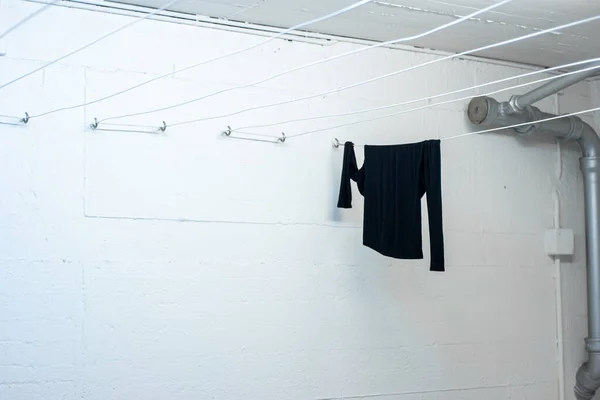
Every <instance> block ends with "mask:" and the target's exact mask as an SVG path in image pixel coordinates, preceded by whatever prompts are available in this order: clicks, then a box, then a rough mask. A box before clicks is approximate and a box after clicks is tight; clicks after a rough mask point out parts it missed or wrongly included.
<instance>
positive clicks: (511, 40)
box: [100, 15, 600, 126]
mask: <svg viewBox="0 0 600 400" xmlns="http://www.w3.org/2000/svg"><path fill="white" fill-rule="evenodd" d="M599 19H600V15H596V16H593V17H589V18H585V19H581V20H578V21H574V22H570V23H567V24H563V25H560V26H556V27H553V28H549V29H544V30H541V31H536V32H533V33H529V34H527V35H523V36H519V37H516V38H513V39H508V40H504V41H501V42H498V43H493V44H490V45H486V46H482V47H478V48H476V49H472V50H467V51H463V52H460V53H457V54H451V55H448V56H445V57H441V58H436V59H434V60H431V61H428V62H425V63H422V64H418V65H414V66H411V67H408V68H404V69H401V70H398V71H394V72H390V73H388V74H384V75H380V76H376V77H374V78H370V79H367V80H364V81H361V82H357V83H353V84H351V85H347V86H342V87H338V88H336V89H331V90H327V91H324V92H320V93H316V94H311V95H307V96H302V97H298V98H295V99H289V100H284V101H280V102H276V103H270V104H263V105H259V106H253V107H249V108H245V109H242V110H238V111H235V112H231V113H227V114H220V115H212V116H208V117H202V118H195V119H192V120H186V121H181V122H175V123H172V124H170V126H180V125H188V124H192V123H197V122H202V121H209V120H214V119H221V118H228V117H232V116H235V115H239V114H243V113H246V112H249V111H256V110H262V109H266V108H271V107H276V106H282V105H286V104H291V103H295V102H299V101H304V100H310V99H314V98H319V97H324V96H328V95H331V94H335V93H339V92H341V91H345V90H348V89H352V88H356V87H359V86H362V85H366V84H369V83H373V82H376V81H379V80H381V79H385V78H389V77H391V76H395V75H398V74H402V73H405V72H409V71H412V70H415V69H418V68H422V67H425V66H428V65H432V64H436V63H439V62H442V61H445V60H449V59H452V58H456V57H460V56H463V55H468V54H471V53H476V52H481V51H484V50H489V49H492V48H496V47H500V46H505V45H508V44H511V43H516V42H519V41H522V40H526V39H531V38H534V37H537V36H540V35H544V34H548V33H552V32H555V31H557V30H562V29H567V28H571V27H574V26H578V25H581V24H585V23H588V22H591V21H595V20H599ZM221 92H222V91H219V92H215V93H211V94H208V95H204V96H201V97H197V98H195V99H192V100H190V101H187V102H183V103H178V104H174V105H170V106H166V107H161V108H156V109H152V110H147V111H141V112H135V113H129V114H123V115H119V116H115V117H109V118H104V119H101V120H100V122H102V121H107V120H114V119H121V118H128V117H134V116H140V115H147V114H152V113H156V112H160V111H165V110H169V109H173V108H176V107H180V106H183V105H187V104H190V103H192V102H195V101H199V100H204V99H207V98H210V97H212V96H214V95H216V94H220V93H221Z"/></svg>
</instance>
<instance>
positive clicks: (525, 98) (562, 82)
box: [511, 62, 600, 111]
mask: <svg viewBox="0 0 600 400" xmlns="http://www.w3.org/2000/svg"><path fill="white" fill-rule="evenodd" d="M594 66H598V67H600V62H592V63H589V64H583V66H582V67H581V68H580V69H587V68H591V67H594ZM597 73H598V70H597V69H592V70H589V71H582V72H580V73H575V74H571V75H566V76H563V77H560V78H556V79H553V80H551V81H550V82H548V83H546V84H544V85H542V86H540V87H538V88H536V89H534V90H532V91H530V92H529V93H526V94H524V95H521V96H515V97H514V98H513V99H511V102H512V104H513V107H514V108H515V110H517V111H521V110H523V109H525V107H527V106H530V105H532V104H534V103H537V102H538V101H540V100H542V99H545V98H546V97H548V96H550V95H553V94H554V93H558V92H560V91H561V90H563V89H565V88H567V87H569V86H571V85H573V84H575V83H577V82H579V81H582V80H584V79H586V78H589V77H591V76H593V75H595V74H597Z"/></svg>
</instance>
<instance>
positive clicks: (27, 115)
mask: <svg viewBox="0 0 600 400" xmlns="http://www.w3.org/2000/svg"><path fill="white" fill-rule="evenodd" d="M21 122H22V123H24V124H26V123H28V122H29V113H28V112H27V111H25V118H21Z"/></svg>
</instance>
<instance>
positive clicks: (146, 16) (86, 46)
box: [0, 0, 179, 89]
mask: <svg viewBox="0 0 600 400" xmlns="http://www.w3.org/2000/svg"><path fill="white" fill-rule="evenodd" d="M178 1H179V0H171V1H169V2H168V3H167V4H165V5H164V6H162V7H161V8H158V9H156V10H154V11H152V12H150V13H147V14H144V15H143V16H140V17H138V18H137V19H135V20H133V21H131V22H128V23H127V24H125V25H123V26H121V27H120V28H117V29H115V30H113V31H111V32H109V33H107V34H106V35H104V36H101V37H99V38H98V39H96V40H94V41H93V42H91V43H89V44H86V45H85V46H83V47H80V48H78V49H77V50H73V51H72V52H70V53H67V54H65V55H64V56H61V57H59V58H57V59H55V60H53V61H50V62H48V63H46V64H44V65H42V66H41V67H39V68H36V69H34V70H33V71H30V72H28V73H26V74H25V75H22V76H20V77H18V78H15V79H13V80H12V81H8V82H6V83H4V84H2V86H0V89H3V88H5V87H7V86H8V85H12V84H13V83H15V82H18V81H20V80H21V79H24V78H26V77H28V76H30V75H33V74H35V73H36V72H39V71H41V70H43V69H44V68H47V67H49V66H51V65H52V64H56V63H57V62H59V61H61V60H64V59H65V58H67V57H70V56H72V55H73V54H76V53H79V52H80V51H82V50H85V49H87V48H88V47H91V46H93V45H95V44H96V43H98V42H101V41H102V40H104V39H106V38H108V37H109V36H112V35H114V34H115V33H118V32H120V31H122V30H124V29H127V28H129V27H130V26H132V25H135V24H137V23H138V22H141V21H143V20H145V19H148V18H150V17H151V16H153V15H155V14H157V13H159V12H161V11H163V10H164V9H166V8H168V7H170V6H172V5H173V4H175V3H177V2H178Z"/></svg>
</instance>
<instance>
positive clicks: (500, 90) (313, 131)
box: [288, 65, 600, 138]
mask: <svg viewBox="0 0 600 400" xmlns="http://www.w3.org/2000/svg"><path fill="white" fill-rule="evenodd" d="M596 68H600V66H598V65H597V66H594V67H589V68H587V69H585V70H578V71H572V72H567V73H565V74H562V75H557V76H551V77H546V78H542V79H538V80H537V81H533V82H526V83H521V84H519V85H514V86H510V87H506V88H501V89H497V90H493V91H491V92H487V93H482V94H479V95H477V96H478V97H481V96H490V95H492V94H496V93H500V92H505V91H507V90H512V89H518V88H520V87H523V86H529V85H533V84H536V83H540V82H544V81H548V80H552V79H557V78H560V77H561V76H567V75H572V74H575V73H579V72H584V71H586V70H592V69H596ZM471 98H473V96H465V97H459V98H457V99H450V100H446V101H441V102H439V103H433V104H427V105H424V106H421V107H416V108H410V109H408V110H402V111H398V112H394V113H391V114H384V115H379V116H375V117H371V118H367V119H362V120H358V121H353V122H347V123H344V124H340V125H335V126H331V127H327V128H319V129H315V130H312V131H307V132H302V133H298V134H295V135H289V136H288V138H293V137H298V136H305V135H310V134H312V133H316V132H323V131H328V130H332V129H338V128H343V127H345V126H350V125H356V124H362V123H363V122H371V121H376V120H378V119H383V118H389V117H393V116H396V115H400V114H406V113H409V112H413V111H419V110H424V109H426V108H430V107H435V106H440V105H443V104H449V103H454V102H457V101H461V100H470V99H471Z"/></svg>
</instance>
